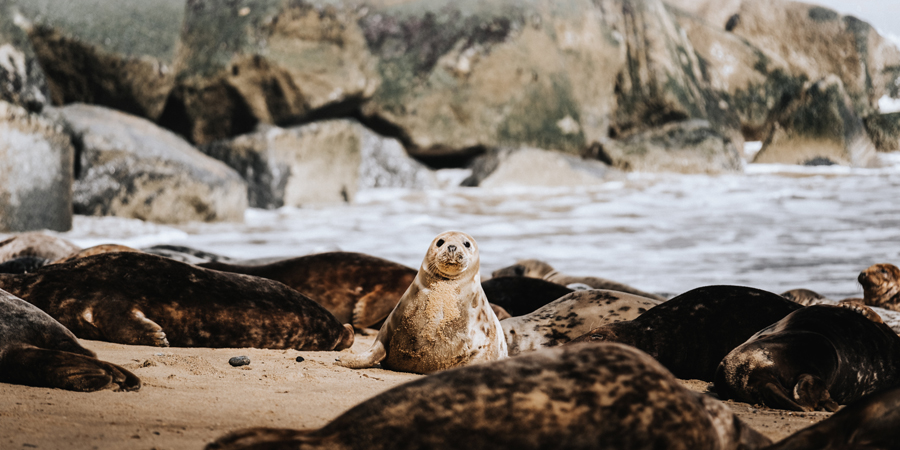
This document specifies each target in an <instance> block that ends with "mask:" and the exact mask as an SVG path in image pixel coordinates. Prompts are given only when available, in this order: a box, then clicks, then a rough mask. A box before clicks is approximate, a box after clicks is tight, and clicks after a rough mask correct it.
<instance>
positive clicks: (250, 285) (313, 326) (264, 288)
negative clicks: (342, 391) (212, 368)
mask: <svg viewBox="0 0 900 450" xmlns="http://www.w3.org/2000/svg"><path fill="white" fill-rule="evenodd" d="M0 289H5V290H7V291H9V292H10V293H12V294H13V295H16V296H18V297H20V298H22V299H23V300H25V301H28V302H30V303H32V304H34V305H35V306H37V307H38V308H41V309H42V310H44V311H45V312H47V313H48V314H50V316H52V317H53V318H55V319H56V320H58V321H60V323H62V324H63V325H65V326H66V327H67V328H68V329H69V330H71V331H72V332H73V333H75V335H76V336H78V337H80V338H83V339H96V340H104V341H111V342H117V343H122V344H138V345H159V346H165V345H168V344H171V345H173V346H177V347H257V348H285V349H287V348H293V349H298V350H332V349H337V350H340V349H342V348H346V347H349V346H350V345H351V344H352V342H353V330H352V328H351V327H350V326H349V325H347V326H346V327H344V326H342V325H341V323H340V322H338V321H337V319H335V318H334V316H332V315H331V313H329V312H328V311H326V310H325V309H324V308H322V307H321V306H319V305H318V304H317V303H315V302H314V301H312V300H310V299H308V298H306V297H305V296H304V295H303V294H301V293H299V292H297V291H295V290H293V289H291V288H289V287H287V286H285V285H283V284H281V283H278V282H275V281H271V280H266V279H264V278H258V277H251V276H247V275H239V274H230V273H224V272H218V271H215V270H209V269H203V268H200V267H196V266H192V265H190V264H185V263H182V262H179V261H174V260H171V259H167V258H163V257H161V256H156V255H149V254H146V253H130V252H129V253H122V252H119V253H104V254H100V255H94V256H88V257H85V258H81V259H77V260H75V261H71V262H68V263H63V264H52V265H47V266H44V267H43V268H41V270H39V271H38V272H36V273H32V274H25V275H0Z"/></svg>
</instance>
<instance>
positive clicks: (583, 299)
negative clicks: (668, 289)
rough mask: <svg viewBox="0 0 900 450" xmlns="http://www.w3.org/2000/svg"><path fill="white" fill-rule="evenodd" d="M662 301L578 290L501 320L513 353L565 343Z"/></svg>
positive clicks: (634, 315)
mask: <svg viewBox="0 0 900 450" xmlns="http://www.w3.org/2000/svg"><path fill="white" fill-rule="evenodd" d="M659 303H660V302H659V300H654V299H652V298H647V297H641V296H639V295H632V294H627V293H625V292H620V291H609V290H605V289H593V290H589V291H575V292H572V293H571V294H568V295H565V296H563V297H562V298H559V299H557V300H556V301H553V302H551V303H549V304H547V305H545V306H544V307H542V308H539V309H538V310H537V311H534V312H533V313H531V314H526V315H524V316H518V317H512V318H509V319H505V320H501V321H500V325H502V326H503V332H504V333H505V334H506V344H507V346H508V347H509V354H510V356H512V355H517V354H519V353H521V352H525V351H533V350H538V349H540V348H543V347H555V346H557V345H562V344H565V343H566V342H569V341H571V340H572V339H575V338H577V337H579V336H581V335H583V334H585V333H587V332H588V331H591V330H593V329H594V328H597V327H599V326H602V325H606V324H608V323H615V322H621V321H623V320H631V319H634V318H636V317H638V316H640V315H641V314H643V313H645V312H647V310H649V309H650V308H653V307H654V306H656V305H658V304H659Z"/></svg>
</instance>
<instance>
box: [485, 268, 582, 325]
mask: <svg viewBox="0 0 900 450" xmlns="http://www.w3.org/2000/svg"><path fill="white" fill-rule="evenodd" d="M481 288H482V289H484V295H485V296H487V299H488V301H489V302H491V304H492V305H497V306H499V307H502V308H503V309H504V310H506V311H508V312H509V314H510V315H511V316H513V317H516V316H524V315H525V314H528V313H531V312H534V310H536V309H538V308H540V307H542V306H544V305H546V304H548V303H550V302H552V301H554V300H556V299H558V298H560V297H562V296H564V295H567V294H570V293H571V292H572V289H569V288H567V287H565V286H562V285H559V284H556V283H551V282H549V281H546V280H541V279H539V278H530V277H496V278H491V279H490V280H485V281H482V282H481ZM501 320H502V319H501Z"/></svg>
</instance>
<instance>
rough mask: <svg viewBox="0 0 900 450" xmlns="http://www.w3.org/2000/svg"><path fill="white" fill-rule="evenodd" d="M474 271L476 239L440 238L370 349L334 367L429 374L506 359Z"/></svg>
mask: <svg viewBox="0 0 900 450" xmlns="http://www.w3.org/2000/svg"><path fill="white" fill-rule="evenodd" d="M479 268H480V263H479V254H478V244H477V243H475V239H472V237H471V236H469V235H468V234H465V233H462V232H459V231H447V232H444V233H441V234H439V235H438V236H437V237H435V238H434V240H433V241H432V242H431V245H430V246H429V247H428V253H427V254H426V255H425V259H424V260H423V261H422V266H421V267H420V268H419V272H418V273H417V274H416V278H415V279H414V280H413V282H412V284H410V286H409V289H407V290H406V293H404V294H403V297H402V298H401V299H400V302H399V303H397V306H396V307H395V308H394V310H393V311H392V312H391V314H390V315H389V316H388V318H387V319H386V320H385V321H384V325H382V327H381V330H379V332H378V337H377V338H376V339H375V344H374V345H373V346H372V348H371V349H370V350H369V351H367V352H365V353H362V354H359V355H348V356H344V357H342V358H341V360H340V361H338V364H339V365H342V366H344V367H350V368H354V369H360V368H364V367H371V366H373V365H375V364H377V363H378V362H379V361H380V362H381V365H382V367H384V368H386V369H391V370H398V371H403V372H415V373H431V372H437V371H440V370H446V369H450V368H453V367H459V366H465V365H469V364H474V363H479V362H485V361H494V360H497V359H500V358H505V357H506V355H507V349H506V339H504V337H503V328H502V327H501V326H500V320H498V319H497V316H496V315H495V314H494V311H492V310H491V305H490V304H488V301H487V298H486V297H485V295H484V291H483V290H482V289H481V276H480V275H479Z"/></svg>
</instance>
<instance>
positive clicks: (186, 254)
mask: <svg viewBox="0 0 900 450" xmlns="http://www.w3.org/2000/svg"><path fill="white" fill-rule="evenodd" d="M140 250H141V251H142V252H144V253H149V254H151V255H158V256H165V257H166V258H169V259H174V260H176V261H181V262H184V263H188V264H200V263H205V262H215V261H223V262H235V261H236V260H235V259H233V258H229V257H228V256H225V255H219V254H216V253H210V252H207V251H204V250H200V249H196V248H192V247H185V246H183V245H168V244H164V245H154V246H152V247H144V248H141V249H140Z"/></svg>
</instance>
